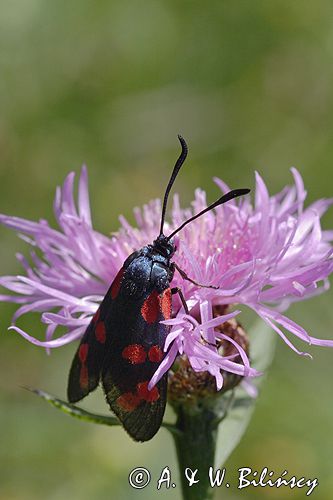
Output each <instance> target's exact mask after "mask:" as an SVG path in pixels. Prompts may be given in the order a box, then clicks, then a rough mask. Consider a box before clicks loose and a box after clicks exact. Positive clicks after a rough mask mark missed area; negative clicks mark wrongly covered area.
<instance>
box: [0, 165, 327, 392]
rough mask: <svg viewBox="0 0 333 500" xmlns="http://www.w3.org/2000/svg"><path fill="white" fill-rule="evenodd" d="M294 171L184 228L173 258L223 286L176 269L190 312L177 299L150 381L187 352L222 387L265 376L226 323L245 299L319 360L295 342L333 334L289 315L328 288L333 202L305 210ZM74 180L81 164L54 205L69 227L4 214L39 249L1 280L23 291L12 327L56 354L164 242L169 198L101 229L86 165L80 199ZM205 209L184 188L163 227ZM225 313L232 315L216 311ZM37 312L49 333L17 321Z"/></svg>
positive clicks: (12, 297)
mask: <svg viewBox="0 0 333 500" xmlns="http://www.w3.org/2000/svg"><path fill="white" fill-rule="evenodd" d="M292 175H293V178H294V185H293V186H287V187H285V188H284V189H283V190H282V191H281V192H280V193H278V194H276V195H273V196H270V195H269V193H268V190H267V187H266V186H265V184H264V181H263V180H262V178H261V177H260V175H259V174H256V189H255V201H254V204H252V203H251V199H250V196H246V197H243V198H240V199H238V200H232V201H229V202H228V203H226V204H225V205H223V206H219V207H217V208H216V209H215V211H210V212H207V213H206V214H205V215H204V216H202V217H201V218H199V219H197V220H195V221H194V222H193V223H191V224H189V225H188V226H186V227H185V228H184V229H183V230H182V231H181V232H180V233H179V235H178V236H177V237H176V238H175V239H176V240H177V241H176V246H177V252H176V254H175V256H174V261H175V262H176V263H177V264H178V265H179V267H180V268H181V269H183V270H184V271H185V272H186V273H187V275H188V276H190V277H191V278H192V279H193V280H195V281H196V282H198V283H205V284H209V285H214V286H215V287H216V288H204V287H199V286H196V285H195V284H193V283H191V282H188V281H185V280H183V278H182V277H181V276H180V274H179V273H175V276H174V279H173V281H172V286H175V287H179V288H181V289H182V292H183V295H184V297H185V300H186V303H187V306H188V309H189V314H186V313H185V311H184V309H183V307H182V304H181V301H180V300H179V299H178V298H176V297H175V298H174V301H173V317H172V319H170V320H166V321H165V322H164V323H166V324H168V325H170V333H169V334H168V336H167V338H166V342H165V346H164V350H165V352H166V356H165V358H164V359H163V361H162V363H161V364H160V365H159V367H158V369H157V371H156V372H155V374H154V376H153V378H152V379H151V381H150V385H149V387H150V388H151V387H152V386H153V385H154V384H156V383H157V381H158V380H159V379H160V378H161V377H162V375H163V374H164V373H165V372H166V371H167V370H168V369H169V368H170V367H171V366H172V364H173V362H174V360H175V359H176V357H177V356H178V354H181V355H186V356H187V358H188V361H189V363H190V365H191V367H192V369H193V370H194V371H195V372H208V373H210V374H211V375H212V376H214V377H215V379H216V385H217V388H218V389H221V387H222V385H223V376H222V373H223V372H231V373H234V374H237V375H240V376H245V377H252V376H256V375H258V372H257V371H256V370H255V369H254V368H252V367H251V366H250V362H249V358H248V356H247V353H246V352H245V350H244V349H243V347H242V346H241V345H240V344H239V343H237V341H236V340H235V339H232V338H231V337H230V336H227V335H225V334H224V333H223V324H225V323H226V322H227V321H230V320H231V319H232V318H235V317H236V316H238V315H239V314H240V311H239V310H238V309H234V310H232V306H237V304H242V305H245V306H247V307H249V308H250V309H252V310H253V311H255V312H256V313H257V314H258V315H259V316H260V317H261V318H262V320H263V321H264V322H266V323H267V324H268V325H269V326H270V327H271V328H273V329H274V330H275V331H276V332H277V333H278V334H279V335H280V336H281V337H282V339H283V340H284V341H285V342H286V343H287V344H288V345H289V346H290V347H291V348H292V349H293V350H294V351H296V352H297V353H298V354H301V355H307V356H309V354H308V353H306V352H303V351H300V350H298V348H297V347H296V346H295V345H294V344H293V341H292V339H291V337H292V335H294V336H296V337H298V338H299V339H301V340H303V341H304V342H306V343H307V344H314V345H321V346H331V347H333V340H320V339H317V338H315V337H312V336H310V334H309V333H308V332H307V331H306V330H305V329H304V327H302V326H300V325H298V324H296V323H295V322H293V321H292V320H291V319H289V318H288V317H287V316H286V315H285V314H284V312H285V311H286V310H287V309H288V307H289V305H290V304H291V303H293V302H297V301H300V300H304V299H307V298H309V297H311V296H314V295H318V294H319V293H322V292H323V291H325V290H327V288H328V286H329V284H328V276H329V274H330V273H331V272H332V270H333V258H332V253H333V249H332V245H331V242H332V240H333V231H324V230H322V228H321V224H320V219H321V217H322V215H323V214H324V213H325V212H326V210H327V209H328V207H329V206H330V205H331V204H332V203H333V199H328V200H324V199H322V200H318V201H316V202H314V203H313V204H311V205H310V206H308V207H307V208H304V201H305V198H306V191H305V189H304V186H303V182H302V178H301V176H300V174H299V173H298V172H297V170H296V169H292ZM74 179H75V174H74V173H73V172H72V173H70V174H69V175H68V177H67V178H66V180H65V182H64V184H63V186H62V188H58V189H57V191H56V197H55V202H54V213H55V217H56V220H57V223H58V226H59V229H53V228H52V227H51V226H50V225H49V223H48V222H47V221H46V220H44V219H41V220H40V221H39V222H32V221H28V220H25V219H22V218H18V217H12V216H6V215H1V216H0V222H1V223H2V224H4V225H6V226H8V227H10V228H12V229H14V230H15V231H18V233H19V235H20V236H21V237H22V238H23V239H24V240H25V241H26V242H27V243H28V244H29V245H30V246H31V248H32V250H31V253H30V259H29V260H28V259H26V258H25V257H24V256H22V255H20V254H19V255H17V258H18V260H19V261H20V262H21V264H22V266H23V269H24V272H23V273H22V274H21V275H18V276H3V277H2V278H0V285H2V286H3V287H4V288H6V289H7V290H9V291H10V292H14V294H9V295H0V300H2V301H9V302H14V303H16V304H18V305H20V307H19V308H18V309H17V311H16V313H15V315H14V318H13V325H12V326H11V327H10V328H11V329H14V330H15V331H16V332H18V333H19V334H20V335H22V336H23V337H24V338H25V339H27V340H29V341H30V342H32V343H33V344H35V345H38V346H44V347H46V348H47V349H48V350H50V349H51V348H54V347H59V346H62V345H65V344H68V343H70V342H72V341H74V340H78V339H80V337H82V335H83V333H84V331H85V329H86V327H87V325H88V324H89V322H90V320H91V318H92V316H93V315H94V313H95V312H96V309H97V308H98V305H99V304H100V302H101V300H102V299H103V297H104V295H105V293H106V292H107V290H108V288H109V286H110V284H111V282H112V281H113V279H114V277H115V276H116V274H117V272H118V270H119V269H120V268H121V266H122V264H123V262H124V260H125V259H126V258H127V257H128V255H129V254H130V253H132V252H133V251H134V250H137V249H139V248H141V247H143V246H144V245H146V244H148V243H151V242H152V241H153V240H155V239H156V237H157V235H158V232H159V226H160V217H161V202H160V200H154V201H151V202H150V203H148V204H147V205H144V206H143V208H142V209H139V208H135V209H134V214H135V218H136V223H137V227H133V226H131V225H130V224H129V223H128V222H127V220H126V219H125V218H124V217H122V216H121V217H120V224H121V227H120V229H119V231H118V232H117V233H114V234H112V235H111V236H105V235H103V234H101V233H99V232H98V231H96V230H94V228H93V225H92V219H91V212H90V205H89V196H88V184H87V170H86V168H85V167H83V168H82V172H81V175H80V179H79V186H78V202H77V203H76V202H75V199H74ZM215 182H216V184H217V186H218V187H219V188H220V189H221V191H222V192H223V193H225V192H227V191H229V188H228V186H227V185H226V184H225V183H224V182H222V181H221V180H220V179H215ZM206 206H207V204H206V195H205V193H204V192H203V191H202V190H201V189H197V190H196V191H195V197H194V201H193V202H192V207H191V208H187V209H184V208H182V207H181V205H180V201H179V197H178V196H177V195H175V196H174V197H173V205H172V210H171V218H170V219H171V220H170V223H169V224H166V225H165V228H164V229H165V234H166V235H168V234H170V233H171V232H172V231H174V230H175V229H176V228H178V227H179V226H180V224H181V223H182V222H183V221H184V220H186V219H188V218H189V217H191V216H192V215H193V214H195V213H198V212H199V211H201V210H203V209H204V208H205V207H206ZM217 310H219V311H224V313H223V314H219V315H217V316H216V311H217ZM33 311H34V312H39V313H41V320H42V322H43V323H44V324H45V325H46V338H45V340H39V339H37V338H35V337H34V336H32V335H31V334H29V333H28V332H26V331H24V330H22V329H21V328H20V327H19V326H17V325H16V321H17V320H18V319H19V317H20V316H22V315H23V314H26V313H28V312H33ZM58 327H65V328H66V333H64V334H62V335H60V336H57V335H56V333H57V332H56V330H57V328H58ZM290 334H292V335H290ZM222 340H223V341H224V342H229V343H231V344H232V345H233V347H234V352H236V353H237V354H232V355H229V356H228V355H223V354H221V353H220V351H219V350H218V348H217V345H218V343H219V341H222ZM215 344H216V346H215ZM239 360H240V362H238V361H239ZM236 361H237V362H236Z"/></svg>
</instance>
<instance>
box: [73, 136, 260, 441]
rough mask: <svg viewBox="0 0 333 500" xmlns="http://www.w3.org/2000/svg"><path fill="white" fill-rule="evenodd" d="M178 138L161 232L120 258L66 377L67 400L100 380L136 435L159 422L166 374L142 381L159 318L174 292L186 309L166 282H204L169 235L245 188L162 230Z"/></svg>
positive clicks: (157, 354) (157, 339) (143, 436)
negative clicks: (190, 272) (177, 277)
mask: <svg viewBox="0 0 333 500" xmlns="http://www.w3.org/2000/svg"><path fill="white" fill-rule="evenodd" d="M178 138H179V141H180V144H181V148H182V151H181V154H180V156H179V158H178V159H177V162H176V164H175V167H174V169H173V172H172V174H171V178H170V180H169V183H168V186H167V188H166V191H165V195H164V201H163V208H162V216H161V227H160V234H159V235H158V237H157V238H156V240H155V241H154V242H153V243H152V244H151V245H146V246H144V247H143V248H141V249H140V250H137V251H135V252H133V253H132V254H131V255H130V256H129V257H128V258H127V259H126V260H125V262H124V264H123V267H122V268H121V269H120V271H119V272H118V274H117V276H116V277H115V279H114V281H113V283H112V284H111V286H110V288H109V290H108V292H107V294H106V295H105V297H104V299H103V301H102V303H101V305H100V307H99V308H98V310H97V312H96V314H95V315H94V317H93V319H92V320H91V322H90V324H89V326H88V328H87V330H86V332H85V334H84V335H83V338H82V340H81V343H80V345H79V348H78V350H77V352H76V354H75V356H74V359H73V362H72V366H71V369H70V374H69V380H68V400H69V401H70V402H71V403H74V402H77V401H80V400H81V399H82V398H84V397H85V396H87V394H89V392H91V391H93V390H94V389H95V388H96V387H97V385H98V383H99V381H100V380H101V381H102V384H103V389H104V392H105V396H106V399H107V402H108V403H109V405H110V408H111V410H112V411H114V413H115V414H116V415H117V416H118V418H119V419H120V421H121V423H122V425H123V426H124V428H125V430H126V431H127V432H128V434H129V435H130V436H131V437H132V438H133V439H134V440H136V441H148V440H149V439H151V438H152V437H153V436H154V435H155V434H156V432H157V431H158V429H159V428H160V426H161V423H162V419H163V415H164V411H165V405H166V398H167V374H164V375H163V377H162V378H161V379H160V381H159V382H158V383H157V384H156V385H155V387H153V388H152V389H151V390H149V389H148V383H149V381H150V379H151V377H152V376H153V374H154V372H155V371H156V369H157V367H158V365H159V363H161V361H162V360H163V358H164V356H165V353H164V351H163V347H164V342H165V338H166V335H167V333H168V327H167V326H166V325H163V324H161V323H160V321H161V320H165V319H169V318H170V317H171V312H172V295H173V294H175V293H178V294H179V296H180V299H181V301H182V304H183V307H184V309H185V311H186V312H188V310H187V307H186V302H185V299H184V297H183V295H182V293H181V291H180V289H178V288H171V287H170V284H171V281H172V279H173V275H174V273H175V271H176V270H177V271H178V272H179V273H180V274H181V276H182V277H183V278H184V279H186V280H189V281H191V282H192V283H194V284H196V285H197V286H205V285H200V284H199V283H196V282H195V281H194V280H192V279H191V278H189V277H188V276H187V275H186V273H185V272H184V271H182V270H181V269H180V268H179V267H178V266H177V265H176V263H174V262H171V259H172V257H173V255H174V253H175V251H176V247H175V245H174V243H173V241H172V238H173V236H174V235H175V234H176V233H177V232H178V231H180V230H181V229H182V228H183V227H184V226H185V225H186V224H188V223H190V222H192V221H193V220H195V219H197V218H198V217H200V216H201V215H203V214H204V213H206V212H208V211H209V210H212V209H213V208H214V207H217V206H218V205H221V204H223V203H226V202H227V201H229V200H231V199H233V198H236V197H238V196H242V195H245V194H247V193H249V191H250V190H249V189H235V190H233V191H230V192H229V193H227V194H225V195H223V196H221V198H219V199H218V200H217V201H215V203H212V204H211V205H210V206H208V207H207V208H206V209H205V210H202V211H201V212H200V213H198V214H196V215H194V216H193V217H191V218H190V219H188V220H187V221H185V222H184V223H183V224H181V226H180V227H178V228H177V229H176V230H175V231H173V232H172V234H170V235H169V236H165V235H164V233H163V226H164V219H165V212H166V207H167V201H168V196H169V192H170V190H171V187H172V185H173V183H174V181H175V179H176V177H177V174H178V172H179V170H180V168H181V166H182V165H183V163H184V161H185V158H186V156H187V152H188V148H187V144H186V142H185V140H184V139H183V138H182V137H181V136H178Z"/></svg>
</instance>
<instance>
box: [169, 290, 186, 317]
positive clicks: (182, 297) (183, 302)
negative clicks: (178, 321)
mask: <svg viewBox="0 0 333 500" xmlns="http://www.w3.org/2000/svg"><path fill="white" fill-rule="evenodd" d="M171 293H172V295H176V293H178V295H179V298H180V300H181V303H182V304H183V307H184V310H185V313H186V314H190V312H189V310H188V307H187V304H186V300H185V297H184V295H183V292H182V291H181V289H180V288H178V286H175V287H174V288H171Z"/></svg>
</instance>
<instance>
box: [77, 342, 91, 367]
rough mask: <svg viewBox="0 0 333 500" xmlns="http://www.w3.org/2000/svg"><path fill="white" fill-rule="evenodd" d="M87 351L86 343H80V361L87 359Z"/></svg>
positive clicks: (83, 361)
mask: <svg viewBox="0 0 333 500" xmlns="http://www.w3.org/2000/svg"><path fill="white" fill-rule="evenodd" d="M88 351H89V345H88V344H81V345H80V347H79V360H80V361H81V363H85V362H86V361H87V356H88Z"/></svg>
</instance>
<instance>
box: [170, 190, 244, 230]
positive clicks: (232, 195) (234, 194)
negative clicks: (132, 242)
mask: <svg viewBox="0 0 333 500" xmlns="http://www.w3.org/2000/svg"><path fill="white" fill-rule="evenodd" d="M250 191H251V189H233V190H232V191H229V193H226V194H224V195H223V196H221V198H219V199H218V200H216V201H214V203H212V204H211V205H209V206H208V207H207V208H205V209H204V210H202V211H201V212H199V213H198V214H196V215H193V217H191V218H190V219H187V220H186V221H185V222H183V224H181V225H180V226H179V227H178V228H177V229H176V230H175V231H173V232H172V233H171V234H169V236H168V237H167V239H168V240H170V239H171V238H172V237H173V236H174V235H175V234H176V233H178V231H180V230H181V229H183V227H184V226H186V225H187V224H189V223H190V222H192V221H194V220H195V219H198V217H201V216H202V215H203V214H205V213H206V212H209V211H210V210H212V209H213V208H215V207H218V206H219V205H223V203H226V202H227V201H230V200H232V199H234V198H237V197H238V196H244V195H245V194H248V193H249V192H250Z"/></svg>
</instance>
